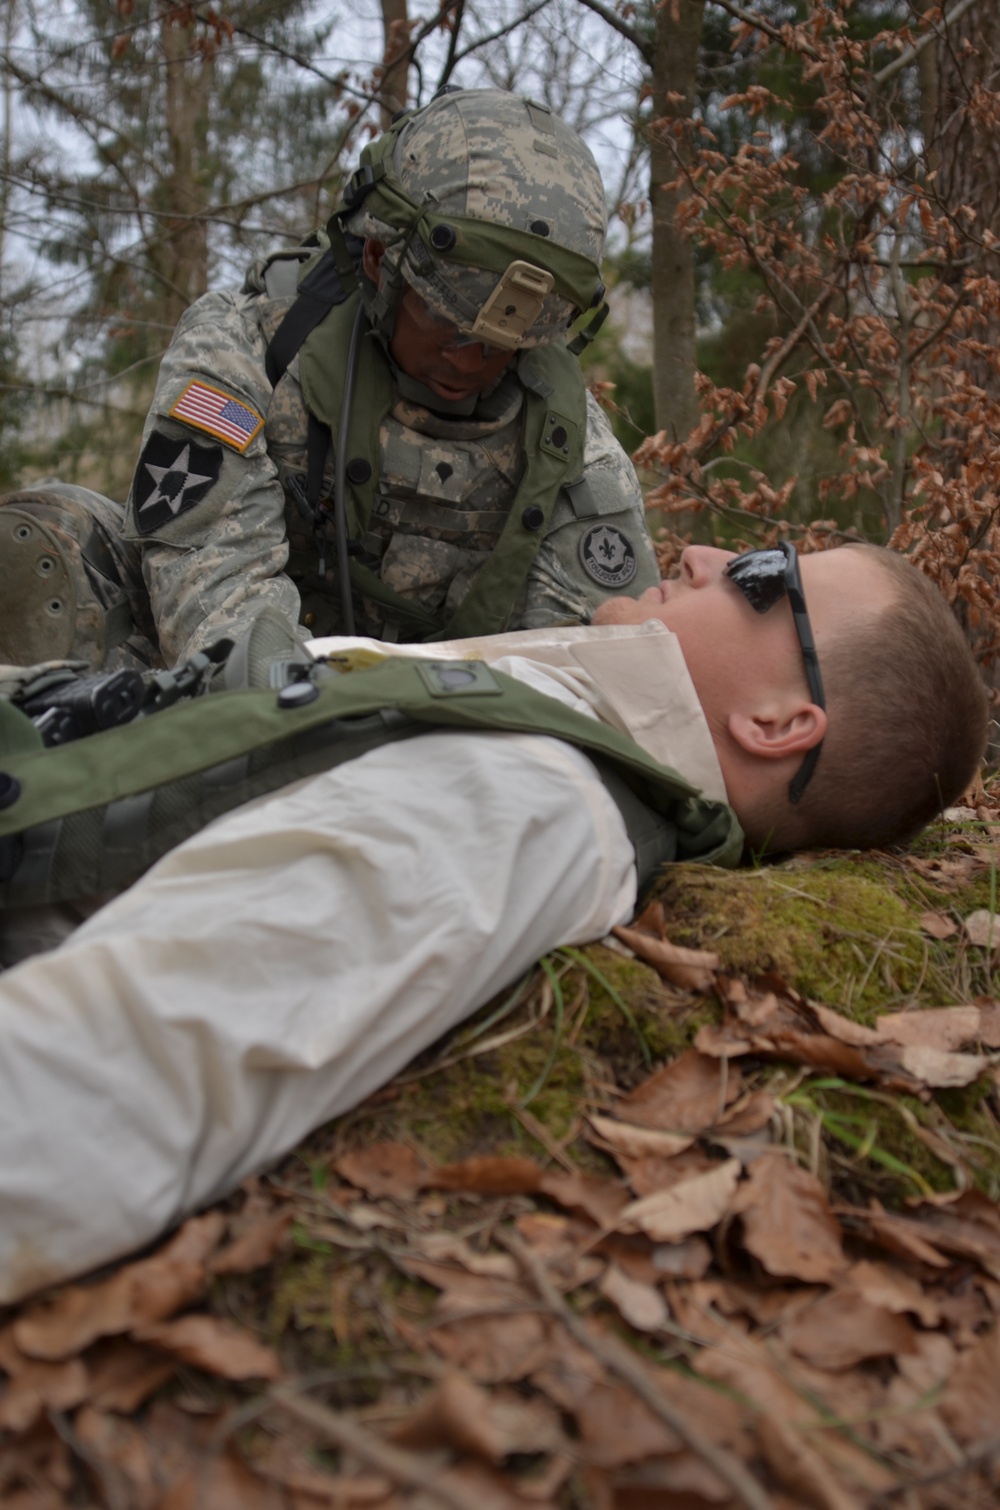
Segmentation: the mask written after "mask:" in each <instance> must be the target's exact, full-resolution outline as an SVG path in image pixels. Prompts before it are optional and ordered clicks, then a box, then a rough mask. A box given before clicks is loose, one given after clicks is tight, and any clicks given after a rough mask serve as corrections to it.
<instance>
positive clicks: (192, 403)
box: [170, 379, 264, 454]
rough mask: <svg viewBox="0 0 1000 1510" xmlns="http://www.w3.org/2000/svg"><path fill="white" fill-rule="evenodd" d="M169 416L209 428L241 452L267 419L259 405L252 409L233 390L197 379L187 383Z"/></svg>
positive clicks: (187, 423)
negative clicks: (261, 412)
mask: <svg viewBox="0 0 1000 1510" xmlns="http://www.w3.org/2000/svg"><path fill="white" fill-rule="evenodd" d="M170 418H171V419H179V420H181V421H183V423H184V424H185V425H195V426H196V427H197V429H199V430H207V431H208V433H209V435H214V436H215V437H216V439H217V440H221V441H224V442H225V444H226V445H227V446H233V447H234V448H235V449H236V450H237V451H239V452H240V453H241V454H242V453H243V452H244V451H245V450H246V448H247V446H248V445H249V444H250V442H251V441H252V440H253V438H254V436H255V435H256V434H257V433H258V431H259V430H260V427H261V426H262V425H263V423H264V420H263V418H262V416H261V415H259V414H258V413H257V411H256V409H251V408H250V405H249V404H244V402H243V400H242V399H237V398H233V396H232V394H231V393H223V391H222V389H221V388H212V387H211V386H210V385H209V384H208V383H202V382H201V381H199V380H198V379H195V381H194V382H193V383H188V385H187V387H186V388H185V389H184V392H183V393H182V394H181V396H180V398H179V399H178V400H177V402H176V404H175V405H174V407H173V408H172V409H171V410H170Z"/></svg>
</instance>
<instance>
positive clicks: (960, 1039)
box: [876, 1007, 982, 1052]
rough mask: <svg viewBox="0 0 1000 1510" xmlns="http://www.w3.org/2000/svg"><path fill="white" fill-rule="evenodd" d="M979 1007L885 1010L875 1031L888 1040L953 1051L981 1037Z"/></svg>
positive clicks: (888, 1041)
mask: <svg viewBox="0 0 1000 1510" xmlns="http://www.w3.org/2000/svg"><path fill="white" fill-rule="evenodd" d="M981 1016H982V1013H981V1012H980V1009H979V1007H923V1008H921V1009H920V1010H919V1011H912V1010H911V1011H909V1012H884V1013H883V1014H882V1016H881V1017H880V1018H879V1019H878V1023H877V1024H876V1031H877V1032H878V1035H879V1037H880V1038H881V1039H882V1041H883V1042H885V1043H901V1044H922V1045H924V1047H926V1048H932V1049H943V1050H945V1051H946V1052H951V1051H953V1050H955V1049H960V1048H961V1047H962V1045H963V1044H966V1043H975V1041H976V1040H977V1038H978V1037H979V1024H980V1018H981Z"/></svg>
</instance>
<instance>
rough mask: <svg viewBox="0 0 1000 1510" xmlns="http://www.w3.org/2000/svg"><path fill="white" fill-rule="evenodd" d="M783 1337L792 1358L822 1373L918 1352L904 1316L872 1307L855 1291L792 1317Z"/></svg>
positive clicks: (822, 1301)
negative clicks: (819, 1369)
mask: <svg viewBox="0 0 1000 1510" xmlns="http://www.w3.org/2000/svg"><path fill="white" fill-rule="evenodd" d="M781 1335H782V1337H783V1338H784V1340H785V1342H786V1344H787V1345H788V1347H789V1348H790V1349H791V1351H792V1352H793V1353H797V1354H798V1356H799V1357H800V1358H806V1359H808V1361H809V1362H810V1363H812V1364H814V1365H815V1366H816V1367H817V1368H823V1369H833V1370H840V1369H846V1368H853V1367H854V1366H855V1365H856V1364H858V1363H862V1362H863V1361H864V1360H865V1359H866V1358H894V1357H895V1356H896V1354H897V1353H911V1352H913V1350H914V1343H913V1329H912V1327H911V1326H910V1323H909V1322H908V1321H907V1320H906V1319H905V1318H904V1317H902V1316H900V1315H897V1314H894V1313H893V1312H892V1311H888V1310H886V1309H885V1308H884V1307H883V1306H877V1305H872V1304H871V1302H870V1301H868V1300H866V1299H865V1298H864V1296H862V1295H859V1294H857V1293H856V1292H855V1291H853V1290H846V1289H844V1290H834V1291H833V1292H832V1293H830V1294H828V1295H821V1296H820V1297H819V1299H818V1300H815V1301H814V1302H813V1303H812V1305H809V1306H806V1307H804V1308H803V1309H802V1310H800V1311H797V1312H796V1313H795V1315H794V1316H792V1317H790V1318H789V1320H788V1321H787V1322H785V1323H784V1325H783V1326H782V1328H781Z"/></svg>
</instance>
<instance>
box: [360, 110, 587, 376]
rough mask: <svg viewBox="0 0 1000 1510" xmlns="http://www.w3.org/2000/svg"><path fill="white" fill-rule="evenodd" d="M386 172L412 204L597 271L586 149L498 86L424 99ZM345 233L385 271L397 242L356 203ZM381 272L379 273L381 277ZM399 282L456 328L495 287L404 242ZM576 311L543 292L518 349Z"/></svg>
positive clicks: (484, 275)
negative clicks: (368, 244) (484, 225)
mask: <svg viewBox="0 0 1000 1510" xmlns="http://www.w3.org/2000/svg"><path fill="white" fill-rule="evenodd" d="M393 168H394V170H395V174H396V176H397V178H398V180H399V183H400V185H401V186H402V188H403V190H404V191H405V193H406V195H407V197H408V198H409V199H411V200H412V201H413V202H414V204H417V205H420V204H423V203H425V202H429V203H431V204H433V207H434V212H435V214H439V215H449V214H451V215H457V216H468V217H470V218H471V219H474V220H484V221H488V222H490V223H491V224H493V225H502V226H510V227H512V228H513V229H515V230H518V231H531V232H533V233H534V234H536V235H540V236H543V237H544V238H546V239H547V240H551V241H552V242H553V243H555V244H557V245H559V246H565V247H568V248H569V249H570V250H571V251H574V252H578V253H580V254H581V255H582V256H584V257H588V258H590V260H591V261H592V262H594V263H595V264H597V265H600V261H601V256H602V253H603V251H604V236H605V229H606V223H605V211H604V186H603V184H602V183H601V175H600V172H599V170H598V167H597V163H596V162H595V161H594V158H593V155H592V153H591V152H590V149H589V148H588V147H587V145H586V143H585V142H584V141H583V140H582V139H581V138H580V137H579V136H578V135H577V133H576V132H575V131H574V130H572V128H571V127H569V126H567V125H566V123H565V121H562V120H560V119H559V117H558V116H557V115H554V114H553V113H552V111H551V110H550V109H549V108H548V106H547V105H541V104H536V103H535V102H534V101H533V100H526V99H523V98H522V97H521V96H520V95H516V94H509V93H507V92H506V91H504V90H500V89H463V90H458V91H456V92H455V93H453V94H446V95H442V96H441V98H440V99H435V100H432V101H431V103H430V104H429V105H427V106H426V107H425V108H424V109H423V110H420V111H418V112H416V113H415V114H414V116H413V117H412V119H411V120H410V121H408V122H407V124H406V125H405V126H404V127H403V128H402V130H401V131H400V133H399V136H398V139H397V141H396V145H395V148H394V151H393ZM347 225H348V227H349V229H350V230H352V231H353V232H354V233H355V235H358V236H371V237H374V238H375V239H376V240H377V241H381V242H382V243H383V244H384V245H385V246H386V247H387V249H388V251H387V257H388V268H395V267H396V266H397V265H398V259H399V256H400V253H401V251H402V250H403V237H402V235H401V233H400V232H399V231H398V230H396V229H395V228H394V227H392V226H390V225H388V224H386V222H385V221H384V220H381V219H379V217H378V214H377V211H373V210H372V208H371V206H370V204H369V202H368V201H366V202H365V203H363V204H362V205H361V207H360V208H359V209H358V210H356V211H355V212H354V214H353V215H351V216H350V217H349V218H348V220H347ZM388 268H387V270H388ZM402 271H403V273H404V275H405V278H406V281H407V283H410V284H412V285H413V287H414V288H415V289H416V290H417V292H418V293H419V294H420V296H421V297H422V298H423V299H424V300H426V302H427V303H428V304H429V305H430V306H431V308H432V309H434V310H435V311H436V312H437V313H438V314H439V315H441V316H443V317H444V318H445V319H448V320H451V321H452V322H453V323H454V324H456V325H458V326H460V327H462V328H466V327H468V326H470V325H471V323H472V322H473V321H474V320H475V318H476V315H477V314H478V313H479V310H480V308H481V306H482V305H483V303H484V302H485V301H486V299H487V298H488V297H489V295H490V294H491V293H492V292H493V289H494V288H495V286H496V284H497V282H498V281H499V279H498V275H497V274H496V273H490V272H484V271H481V270H480V269H478V268H474V267H462V266H459V265H456V264H455V263H454V262H448V261H446V260H445V259H444V258H434V257H433V256H432V255H431V254H430V252H429V251H428V249H427V248H426V247H425V246H424V244H423V243H422V242H421V241H420V240H419V238H417V237H411V238H410V241H409V245H408V247H407V248H406V250H405V254H404V255H403V261H402ZM577 313H578V311H577V310H576V309H574V307H573V306H572V305H571V304H570V303H569V302H568V301H567V300H566V299H563V298H560V297H558V296H557V295H555V294H552V295H550V296H549V297H548V298H547V299H546V300H545V303H544V305H543V307H542V310H541V313H540V315H539V317H538V318H537V320H536V321H535V323H534V325H533V326H532V327H531V329H530V330H529V331H527V332H526V333H525V336H524V337H523V339H522V341H521V343H520V344H521V345H522V346H524V347H530V346H534V345H538V344H539V343H540V342H543V341H554V340H556V339H557V338H558V337H559V336H560V335H562V334H563V332H564V331H565V330H566V327H567V326H568V324H569V323H570V322H571V320H572V319H573V318H574V316H575V315H576V314H577Z"/></svg>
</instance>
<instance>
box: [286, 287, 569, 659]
mask: <svg viewBox="0 0 1000 1510" xmlns="http://www.w3.org/2000/svg"><path fill="white" fill-rule="evenodd" d="M357 300H358V296H357V295H356V294H355V295H353V296H352V297H351V298H349V299H347V300H346V301H345V302H344V303H343V304H339V305H337V306H336V307H335V308H333V309H331V311H330V313H329V314H328V315H327V317H326V319H325V320H323V322H322V323H321V324H320V325H318V326H317V327H316V329H315V330H313V331H312V333H311V334H310V335H309V336H308V337H307V338H306V340H305V341H304V342H303V344H302V347H301V348H300V351H299V380H300V382H301V384H302V392H303V396H304V398H305V401H306V405H307V407H308V409H309V411H310V413H312V414H314V415H315V416H316V418H317V419H319V420H321V421H322V422H323V424H325V425H326V426H328V428H329V430H330V432H331V434H332V435H333V443H334V447H337V446H338V445H340V444H341V437H340V436H339V434H338V427H339V424H340V415H341V409H342V404H343V395H344V379H345V370H346V353H347V350H348V346H349V344H350V339H351V330H352V327H353V324H354V318H355V313H356V310H357ZM520 360H521V367H520V372H521V375H522V380H523V382H524V387H525V424H524V453H525V463H526V466H525V471H524V475H523V477H522V479H521V485H520V487H519V488H518V490H517V494H516V496H515V498H514V501H513V503H512V504H511V508H510V513H509V515H508V517H507V522H506V524H505V525H504V528H503V532H502V534H501V536H500V539H499V541H498V542H497V545H496V548H495V549H494V550H493V552H492V554H491V555H490V558H489V560H488V561H487V562H486V564H485V565H484V566H483V568H482V570H481V571H480V572H479V574H478V576H477V577H476V580H475V582H474V583H473V585H472V587H471V589H470V590H469V592H468V593H467V595H466V597H465V599H464V600H463V602H462V603H461V604H460V606H459V608H458V609H457V611H456V612H455V613H454V614H453V615H452V616H451V618H450V619H448V620H445V619H443V618H440V617H436V616H434V615H433V614H431V613H428V612H427V611H426V610H425V609H423V608H421V607H420V605H419V604H415V603H413V602H411V601H410V600H409V599H408V598H405V597H403V596H402V594H400V593H398V592H395V591H394V590H393V589H392V588H391V587H389V586H388V585H387V584H386V583H385V582H383V581H382V580H381V578H380V577H379V576H377V574H376V573H375V572H374V571H372V570H371V569H370V568H369V567H366V566H363V565H362V564H361V563H360V562H359V561H357V560H352V561H351V581H352V582H353V583H354V586H355V587H356V588H357V590H358V591H359V592H361V593H363V594H364V595H365V597H367V598H369V599H370V600H371V601H372V602H374V603H376V604H377V605H378V606H379V607H380V608H381V609H383V610H384V611H385V612H386V613H387V614H388V615H390V617H391V618H393V619H394V620H396V622H397V623H398V624H399V625H400V628H401V629H402V630H403V632H404V634H405V635H406V637H407V638H408V639H412V640H422V641H424V642H427V643H430V642H433V641H434V640H451V639H464V638H469V637H471V636H474V635H485V634H497V633H499V632H500V631H501V630H502V629H504V628H505V627H506V625H507V621H508V619H509V618H510V614H511V611H512V609H513V607H514V605H515V603H516V602H517V599H518V596H519V594H520V592H521V590H522V588H523V586H524V582H525V579H526V577H527V575H528V571H529V569H530V567H531V564H532V562H533V561H534V559H535V556H536V555H537V554H538V549H539V547H540V545H541V543H542V541H543V539H544V538H545V535H546V533H547V532H548V527H549V524H550V522H551V519H552V511H553V509H554V508H555V504H556V497H557V495H558V493H559V489H560V487H561V486H562V485H563V483H564V482H566V481H567V480H569V481H572V480H573V479H575V478H577V477H579V475H580V473H581V471H582V470H583V445H584V438H585V433H586V391H585V388H584V383H583V375H582V373H581V371H580V365H579V363H578V361H577V359H576V357H575V356H574V355H573V354H572V352H570V351H569V349H568V348H567V347H565V346H541V347H538V348H537V349H536V350H534V351H531V352H526V353H525V354H524V355H523V356H522V357H521V359H520ZM391 402H392V383H391V377H390V371H389V366H388V363H387V362H386V359H385V356H384V354H383V352H382V349H381V347H380V346H379V344H378V342H377V340H376V339H375V337H374V336H373V335H372V334H371V333H369V334H367V335H366V336H365V337H364V338H363V340H362V343H361V353H360V358H359V361H358V371H357V378H356V381H355V388H354V396H353V401H352V407H351V414H352V423H351V427H350V428H351V433H350V435H349V436H348V437H347V442H346V444H347V464H348V487H347V526H348V534H349V535H350V537H351V539H353V540H357V539H359V538H360V537H361V536H362V535H363V534H365V533H366V531H367V529H368V522H369V520H370V519H371V516H372V510H373V508H374V500H375V489H376V486H377V483H378V476H379V464H380V457H379V433H380V430H381V426H382V421H383V419H384V418H385V416H386V414H387V413H388V411H389V407H390V404H391ZM354 463H359V465H354ZM354 478H360V479H363V480H361V481H355V480H354Z"/></svg>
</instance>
